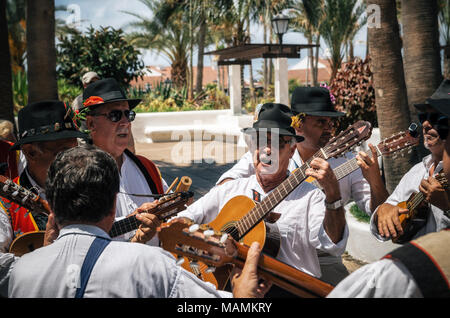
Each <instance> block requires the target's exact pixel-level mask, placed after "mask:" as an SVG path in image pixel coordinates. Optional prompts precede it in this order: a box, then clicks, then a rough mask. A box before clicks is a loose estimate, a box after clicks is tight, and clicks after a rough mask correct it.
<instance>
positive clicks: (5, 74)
mask: <svg viewBox="0 0 450 318" xmlns="http://www.w3.org/2000/svg"><path fill="white" fill-rule="evenodd" d="M11 79H12V76H11V56H10V53H9V42H8V24H7V22H6V1H0V91H1V92H2V93H1V94H0V118H2V119H6V120H9V121H11V122H12V123H14V114H13V95H12V83H11Z"/></svg>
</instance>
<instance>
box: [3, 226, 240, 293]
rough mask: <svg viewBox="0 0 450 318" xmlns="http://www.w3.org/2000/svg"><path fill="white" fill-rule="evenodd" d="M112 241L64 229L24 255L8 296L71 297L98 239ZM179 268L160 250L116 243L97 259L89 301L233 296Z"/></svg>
mask: <svg viewBox="0 0 450 318" xmlns="http://www.w3.org/2000/svg"><path fill="white" fill-rule="evenodd" d="M96 236H98V237H104V238H109V236H108V234H107V233H105V232H104V231H103V230H101V229H100V228H98V227H95V226H91V225H83V224H75V225H70V226H67V227H65V228H63V229H61V231H60V234H59V236H58V239H57V240H56V241H55V242H54V243H52V244H50V245H48V246H45V247H42V248H40V249H37V250H35V251H33V252H31V253H27V254H25V255H24V256H22V257H21V258H20V259H19V260H18V261H17V263H16V265H15V267H14V269H13V271H12V274H11V278H10V283H9V297H19V298H30V297H32V298H37V297H44V298H48V297H50V298H73V297H74V296H75V292H76V288H77V287H79V277H80V276H79V273H80V269H81V266H82V264H83V261H84V259H85V256H86V254H87V251H88V249H89V247H90V245H91V243H92V242H93V240H94V238H95V237H96ZM231 296H232V295H231V294H230V293H227V292H223V291H217V290H216V289H215V287H214V286H213V285H212V284H210V283H205V282H203V281H201V280H199V279H198V278H197V277H195V275H193V274H191V273H189V272H187V271H186V270H184V269H183V268H182V267H181V266H177V265H176V262H175V258H174V257H173V256H172V255H171V254H170V253H168V252H166V251H164V250H162V249H161V248H158V247H153V246H148V245H145V244H136V243H128V242H121V241H112V242H111V243H110V244H109V245H108V246H107V247H106V248H105V250H104V251H103V253H102V254H101V255H100V257H99V258H98V260H97V262H96V264H95V266H94V268H93V270H92V273H91V276H90V278H89V281H88V284H87V287H86V292H85V295H84V297H86V298H113V297H114V298H116V297H117V298H118V297H120V298H149V297H156V298H184V297H231Z"/></svg>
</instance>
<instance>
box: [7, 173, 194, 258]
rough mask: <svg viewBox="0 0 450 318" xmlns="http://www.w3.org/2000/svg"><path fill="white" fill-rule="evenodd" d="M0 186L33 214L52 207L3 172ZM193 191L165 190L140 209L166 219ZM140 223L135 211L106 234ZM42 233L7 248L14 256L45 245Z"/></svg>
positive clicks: (18, 239)
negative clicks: (149, 205)
mask: <svg viewBox="0 0 450 318" xmlns="http://www.w3.org/2000/svg"><path fill="white" fill-rule="evenodd" d="M5 179H6V180H5ZM0 188H1V190H0V195H1V196H2V197H5V198H6V199H8V200H10V201H13V202H15V203H17V204H19V205H21V206H23V207H25V208H26V209H28V210H29V211H30V212H31V213H32V215H35V214H36V213H44V214H45V215H48V214H49V213H50V211H51V210H50V207H49V206H48V203H47V201H45V200H43V199H42V198H40V197H39V196H37V195H36V194H34V193H33V192H31V191H29V190H27V189H25V188H23V187H21V186H20V185H17V184H15V183H14V182H13V181H11V180H9V179H7V178H5V177H3V176H0ZM193 195H194V193H193V192H190V191H183V192H177V193H171V194H166V195H164V196H162V197H161V198H160V199H159V201H158V204H157V206H156V207H154V208H152V209H150V210H147V211H143V212H148V213H152V214H155V215H157V216H158V217H159V219H160V220H162V221H166V220H168V219H169V218H171V217H172V216H174V215H175V214H177V213H178V212H180V211H182V210H184V209H185V208H186V207H185V204H186V203H187V202H188V201H189V199H190V198H192V197H193ZM143 212H141V213H143ZM140 224H141V223H140V221H139V220H138V219H137V218H136V215H135V214H133V215H130V216H128V217H126V218H124V219H122V220H119V221H116V222H114V224H113V226H112V228H111V231H110V233H109V235H110V236H111V237H116V236H119V235H122V234H125V233H128V232H131V231H133V230H136V229H137V228H138V227H139V225H140ZM44 236H45V231H36V232H28V233H24V234H22V235H20V236H18V237H16V238H15V239H14V240H13V242H12V243H11V245H10V248H9V252H10V253H13V254H14V255H16V256H22V255H23V254H26V253H29V252H31V251H33V250H35V249H37V248H40V247H42V246H43V245H44Z"/></svg>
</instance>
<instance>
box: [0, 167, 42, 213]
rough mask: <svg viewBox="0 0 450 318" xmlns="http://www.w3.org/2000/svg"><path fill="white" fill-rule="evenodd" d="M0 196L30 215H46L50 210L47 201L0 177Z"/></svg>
mask: <svg viewBox="0 0 450 318" xmlns="http://www.w3.org/2000/svg"><path fill="white" fill-rule="evenodd" d="M0 196H2V197H4V198H5V199H7V200H9V201H11V202H14V203H16V204H18V205H21V206H23V207H24V208H26V209H27V210H30V211H31V212H32V213H33V212H34V213H43V214H46V215H48V214H49V213H50V208H49V206H48V203H47V201H44V200H42V199H41V198H40V197H39V196H38V195H36V194H34V193H33V192H31V191H30V190H28V189H25V188H24V187H22V186H20V185H18V184H16V183H14V181H12V180H11V179H9V178H6V177H5V176H1V175H0Z"/></svg>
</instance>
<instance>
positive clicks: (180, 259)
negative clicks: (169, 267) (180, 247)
mask: <svg viewBox="0 0 450 318" xmlns="http://www.w3.org/2000/svg"><path fill="white" fill-rule="evenodd" d="M183 263H184V257H183V256H179V257H178V258H177V261H176V264H177V265H178V266H180V265H181V264H183Z"/></svg>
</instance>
